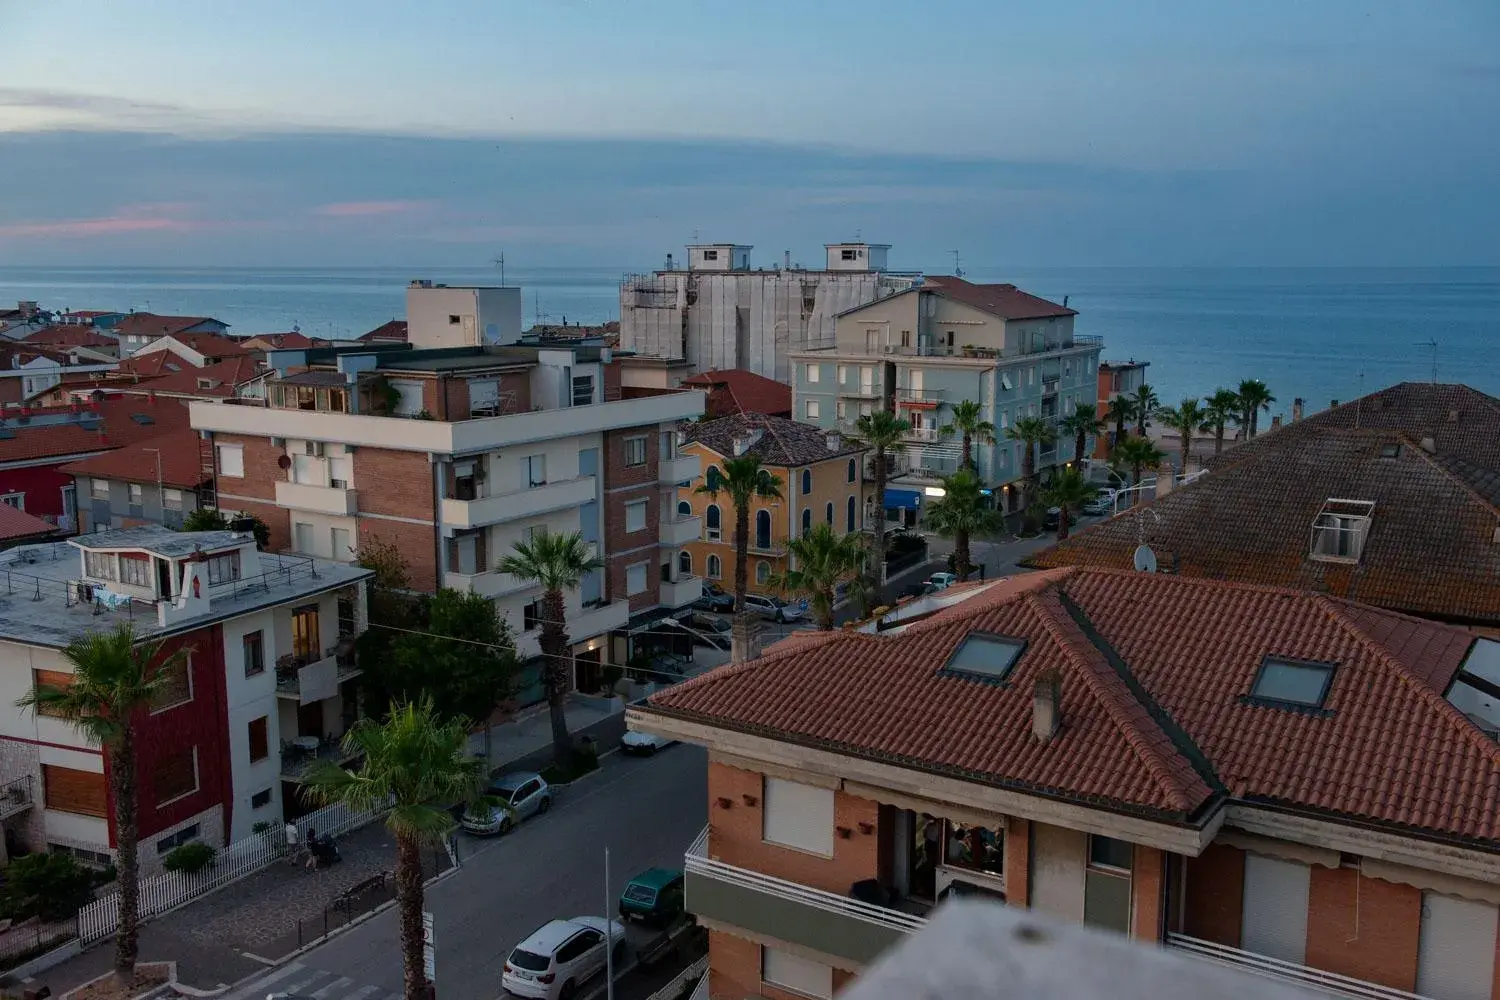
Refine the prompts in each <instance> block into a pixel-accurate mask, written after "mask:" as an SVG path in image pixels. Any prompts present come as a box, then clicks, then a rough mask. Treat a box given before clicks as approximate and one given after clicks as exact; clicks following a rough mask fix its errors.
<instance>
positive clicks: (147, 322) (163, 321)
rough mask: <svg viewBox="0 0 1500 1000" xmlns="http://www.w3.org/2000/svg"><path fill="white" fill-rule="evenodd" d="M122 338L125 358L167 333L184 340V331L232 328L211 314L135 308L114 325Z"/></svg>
mask: <svg viewBox="0 0 1500 1000" xmlns="http://www.w3.org/2000/svg"><path fill="white" fill-rule="evenodd" d="M113 330H114V333H115V336H116V337H118V338H119V341H120V357H122V358H125V357H129V356H130V355H132V354H134V353H135V352H137V351H139V350H140V349H141V348H143V347H147V346H149V345H151V344H154V343H155V342H156V341H158V340H160V339H161V338H163V337H175V338H177V340H178V342H179V343H180V342H181V340H182V336H183V335H184V334H196V333H213V334H223V333H227V332H228V331H229V324H228V323H223V322H220V321H219V320H216V319H214V318H213V317H211V316H158V315H156V314H155V313H146V312H132V313H129V314H128V315H126V316H125V317H124V318H123V319H121V320H120V321H119V322H118V323H116V324H115V325H114V327H113Z"/></svg>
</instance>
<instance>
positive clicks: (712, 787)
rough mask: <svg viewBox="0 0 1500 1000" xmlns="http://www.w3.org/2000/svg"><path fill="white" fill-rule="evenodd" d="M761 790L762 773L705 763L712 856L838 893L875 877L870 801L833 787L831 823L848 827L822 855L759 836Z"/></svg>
mask: <svg viewBox="0 0 1500 1000" xmlns="http://www.w3.org/2000/svg"><path fill="white" fill-rule="evenodd" d="M764 791H765V790H764V787H763V780H762V776H761V775H760V774H757V773H756V772H754V771H742V770H740V769H739V768H733V767H729V766H728V765H725V764H719V763H712V762H711V763H710V764H709V765H708V816H709V848H710V850H711V851H712V853H713V856H714V857H715V858H717V859H719V860H720V861H723V862H724V863H725V864H730V865H736V866H738V867H740V868H747V869H749V870H750V871H757V872H762V873H764V874H767V875H773V876H775V877H776V878H783V879H787V880H789V881H792V882H799V883H801V884H802V885H806V886H811V887H813V888H814V889H822V890H824V891H826V892H835V893H838V894H839V895H841V896H843V895H847V894H848V893H849V888H850V886H852V885H854V883H856V882H860V881H863V880H864V879H870V878H875V877H876V875H877V873H878V871H879V863H880V852H879V839H880V838H879V837H878V836H877V833H878V830H879V822H878V821H879V815H878V814H879V806H878V805H877V804H876V803H874V802H871V801H870V800H869V799H861V798H856V797H854V796H852V795H846V794H844V793H843V792H836V793H834V812H833V815H834V820H833V821H834V825H835V826H841V827H847V828H848V829H849V830H850V831H851V833H850V836H849V838H848V839H847V840H846V839H844V838H842V837H839V836H838V835H837V834H835V835H834V838H833V857H831V858H824V857H820V856H818V855H816V854H809V853H807V852H805V851H798V850H794V849H792V848H788V847H781V846H779V845H776V844H768V843H766V842H765V841H764V840H762V839H761V834H762V832H763V826H762V824H763V822H764V817H763V806H764V805H765V800H764ZM746 795H749V796H752V797H753V798H754V801H755V804H754V805H747V804H746V803H745V798H744V797H745V796H746ZM720 797H723V798H726V799H728V800H729V803H730V805H729V808H727V809H725V808H722V807H721V806H720V805H719V799H720ZM860 823H866V824H869V825H870V828H871V832H870V833H864V832H862V831H861V830H860V828H859V824H860Z"/></svg>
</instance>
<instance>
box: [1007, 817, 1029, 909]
mask: <svg viewBox="0 0 1500 1000" xmlns="http://www.w3.org/2000/svg"><path fill="white" fill-rule="evenodd" d="M1005 901H1006V902H1007V903H1009V904H1011V905H1012V906H1030V905H1031V821H1030V820H1026V819H1021V818H1020V817H1019V816H1011V817H1009V819H1008V821H1007V823H1006V825H1005Z"/></svg>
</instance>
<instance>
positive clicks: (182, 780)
mask: <svg viewBox="0 0 1500 1000" xmlns="http://www.w3.org/2000/svg"><path fill="white" fill-rule="evenodd" d="M151 777H152V785H153V786H154V787H155V789H156V800H157V801H158V802H166V801H168V800H170V799H175V798H178V797H179V796H182V795H186V794H188V793H189V792H192V791H196V790H197V787H198V775H197V773H196V768H195V767H194V766H193V751H192V749H191V748H190V749H187V750H184V751H182V752H181V753H175V754H172V755H171V756H170V757H163V758H162V759H161V760H160V761H158V762H157V765H156V771H155V772H154V773H153V774H152V776H151Z"/></svg>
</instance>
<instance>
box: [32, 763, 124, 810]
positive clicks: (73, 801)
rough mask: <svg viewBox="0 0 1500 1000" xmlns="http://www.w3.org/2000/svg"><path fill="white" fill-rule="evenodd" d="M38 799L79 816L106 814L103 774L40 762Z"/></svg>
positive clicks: (107, 797) (106, 801)
mask: <svg viewBox="0 0 1500 1000" xmlns="http://www.w3.org/2000/svg"><path fill="white" fill-rule="evenodd" d="M42 801H43V802H44V803H45V804H46V806H47V808H48V809H56V810H57V811H59V812H69V813H78V814H80V815H83V816H99V817H101V818H102V817H105V816H108V815H109V793H108V791H107V790H106V788H105V784H104V775H102V774H96V773H95V772H93V771H79V770H75V769H74V768H71V767H58V766H57V765H56V764H43V765H42Z"/></svg>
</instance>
